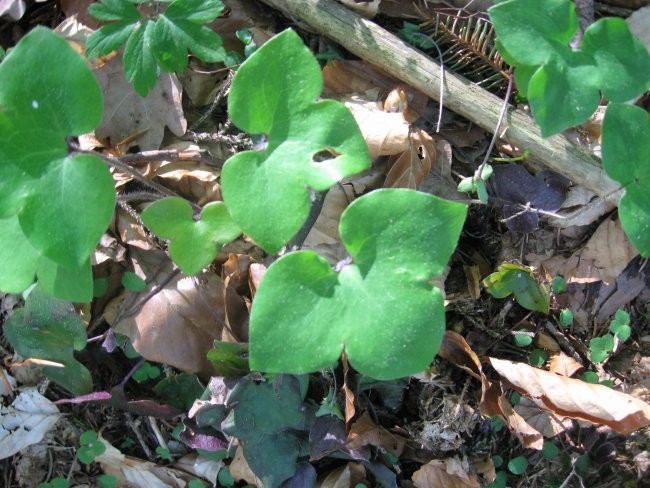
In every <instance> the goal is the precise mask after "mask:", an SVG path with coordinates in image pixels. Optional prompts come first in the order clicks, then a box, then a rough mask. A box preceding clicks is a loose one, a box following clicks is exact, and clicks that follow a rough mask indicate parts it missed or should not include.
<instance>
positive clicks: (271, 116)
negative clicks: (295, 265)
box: [221, 30, 370, 253]
mask: <svg viewBox="0 0 650 488" xmlns="http://www.w3.org/2000/svg"><path fill="white" fill-rule="evenodd" d="M322 87H323V77H322V75H321V71H320V68H319V66H318V62H317V61H316V58H314V56H313V54H312V53H311V52H310V51H309V49H308V48H307V47H306V46H305V45H304V44H303V43H302V41H301V40H300V38H299V37H298V35H297V34H296V33H295V32H294V31H292V30H286V31H284V32H282V33H280V34H278V35H277V36H275V37H274V38H272V39H271V40H270V41H268V42H267V43H266V44H264V45H263V46H262V47H261V48H260V49H258V50H257V51H256V52H255V53H254V54H253V55H252V56H251V57H250V58H248V59H247V60H246V62H244V64H242V66H241V67H240V68H239V69H238V70H237V74H236V75H235V77H234V79H233V82H232V88H231V90H230V94H229V96H228V111H229V113H230V118H231V119H232V121H233V122H234V123H235V125H237V126H238V127H239V128H240V129H242V130H245V131H247V132H249V133H251V134H264V136H265V138H266V141H265V147H264V148H263V149H262V150H259V151H244V152H240V153H237V154H235V155H234V156H232V157H231V158H230V159H229V160H228V161H227V162H226V164H225V165H224V168H223V171H222V173H221V184H222V192H223V198H224V202H225V203H226V205H227V207H228V210H229V211H230V214H231V215H232V217H233V219H234V220H235V222H237V224H238V225H239V226H240V227H241V228H242V230H243V231H244V232H245V233H246V234H248V235H249V236H250V237H252V238H253V239H254V240H255V241H256V242H257V243H258V244H259V245H260V246H261V247H263V248H264V249H265V250H266V251H268V252H270V253H274V252H277V251H278V250H279V249H280V248H281V247H282V246H283V245H285V244H286V243H287V242H288V241H289V240H290V239H291V238H292V237H293V236H294V235H295V234H296V233H297V232H298V230H300V228H301V226H302V225H303V223H304V222H305V220H306V219H307V216H308V214H309V209H310V189H311V190H312V191H323V190H326V189H328V188H329V187H331V186H332V185H334V184H335V183H336V182H338V181H339V180H341V178H344V177H346V176H349V175H353V174H355V173H359V172H360V171H363V170H364V169H366V168H368V167H369V165H370V157H369V156H368V149H367V146H366V143H365V141H364V139H363V136H362V135H361V132H360V130H359V127H358V126H357V123H356V122H355V120H354V118H353V117H352V114H350V112H349V111H348V109H347V108H346V107H345V106H344V105H343V104H341V103H339V102H337V101H335V100H321V101H318V102H316V101H315V100H316V98H317V97H318V96H320V93H321V89H322ZM323 155H324V156H326V157H327V158H329V159H325V160H324V161H319V159H321V158H319V157H318V156H323Z"/></svg>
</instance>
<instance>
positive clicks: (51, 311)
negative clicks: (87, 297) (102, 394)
mask: <svg viewBox="0 0 650 488" xmlns="http://www.w3.org/2000/svg"><path fill="white" fill-rule="evenodd" d="M3 332H4V335H5V337H7V339H8V340H9V342H10V343H11V346H12V347H13V348H14V349H15V350H16V352H17V353H18V354H20V355H21V356H22V357H24V358H38V359H47V360H50V361H55V362H58V363H61V364H63V365H64V367H62V368H61V367H54V366H45V367H44V368H43V373H44V374H45V375H46V376H47V377H48V378H50V379H51V380H52V381H54V382H56V383H58V384H59V385H61V386H63V387H64V388H66V389H68V390H70V391H71V392H72V393H74V394H75V395H83V394H85V393H88V392H90V391H91V390H92V379H91V377H90V372H89V371H88V370H87V369H86V367H85V366H83V365H82V364H81V363H79V362H78V361H77V360H76V359H75V358H74V356H73V351H75V350H76V351H80V350H82V349H84V348H85V347H86V339H87V338H86V329H85V327H84V324H83V322H82V320H81V318H80V317H79V315H78V314H77V313H76V311H75V310H74V308H73V307H72V305H71V304H70V303H67V302H62V301H59V300H56V299H54V298H51V297H49V296H48V295H47V294H45V293H44V292H43V290H41V289H40V288H36V289H34V290H33V291H32V293H31V294H30V295H29V297H27V300H26V301H25V307H24V308H22V309H20V310H17V311H16V312H15V313H14V314H13V315H12V316H11V317H10V318H9V320H8V321H7V322H6V323H5V324H4V326H3Z"/></svg>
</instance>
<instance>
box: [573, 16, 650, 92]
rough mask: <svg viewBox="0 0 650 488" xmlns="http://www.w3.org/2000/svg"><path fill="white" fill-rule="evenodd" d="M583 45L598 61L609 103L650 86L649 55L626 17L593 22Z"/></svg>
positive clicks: (603, 88) (601, 85) (602, 87)
mask: <svg viewBox="0 0 650 488" xmlns="http://www.w3.org/2000/svg"><path fill="white" fill-rule="evenodd" d="M580 47H581V49H582V50H583V51H584V52H586V53H590V54H591V55H592V56H593V57H594V59H595V60H596V64H597V66H598V70H599V73H600V79H601V83H600V87H601V89H602V90H603V95H604V96H605V97H607V98H608V99H609V101H610V102H626V101H628V100H631V99H632V98H634V97H636V96H637V95H639V94H640V93H643V92H644V91H646V90H648V89H650V54H649V53H648V50H647V49H646V47H645V46H644V45H643V44H642V43H641V42H640V41H639V40H638V39H637V38H635V37H634V36H633V35H632V33H631V32H630V29H629V27H628V26H627V23H626V22H625V20H623V19H621V18H618V17H609V18H604V19H600V20H598V21H596V22H594V23H593V24H591V25H590V26H589V27H588V28H587V30H586V31H585V34H584V37H583V39H582V44H581V45H580Z"/></svg>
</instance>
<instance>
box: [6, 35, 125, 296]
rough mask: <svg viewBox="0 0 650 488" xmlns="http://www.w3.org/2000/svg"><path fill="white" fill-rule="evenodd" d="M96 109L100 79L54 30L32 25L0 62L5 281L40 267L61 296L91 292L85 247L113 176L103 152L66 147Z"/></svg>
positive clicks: (13, 282)
mask: <svg viewBox="0 0 650 488" xmlns="http://www.w3.org/2000/svg"><path fill="white" fill-rule="evenodd" d="M101 116H102V95H101V91H100V89H99V86H98V84H97V81H95V78H94V77H93V75H92V73H91V71H90V69H89V68H88V66H87V65H86V63H85V61H84V60H83V59H82V58H81V57H80V56H79V55H78V54H77V53H76V52H75V51H74V49H73V48H72V47H70V45H69V44H68V43H67V42H66V41H65V40H63V39H62V38H61V37H59V36H58V35H56V34H55V33H53V32H52V31H50V30H48V29H45V28H43V27H37V28H36V29H34V30H32V31H31V32H30V33H29V34H27V35H26V36H25V37H23V38H22V39H21V41H20V42H19V43H18V45H17V46H16V47H15V48H14V49H12V51H11V52H10V53H9V54H8V55H7V57H6V58H5V60H4V61H3V62H2V64H0V160H1V161H2V164H1V165H0V222H1V226H2V229H3V232H2V233H0V249H2V250H3V251H0V258H8V259H3V263H7V265H6V267H3V269H2V270H0V289H2V290H3V291H7V292H14V293H18V292H22V291H23V290H24V289H25V288H26V287H27V286H29V285H30V284H31V283H32V282H33V280H34V274H36V275H37V276H38V278H39V280H41V279H42V278H45V279H46V281H47V284H46V285H44V287H45V288H46V289H47V290H48V292H51V293H53V294H55V295H56V296H57V297H60V298H65V299H70V300H74V301H79V302H82V301H90V300H91V299H92V275H91V269H90V261H89V257H90V253H91V252H92V250H93V249H94V247H95V245H96V244H97V242H98V241H99V238H100V237H101V235H102V233H103V232H104V231H105V230H106V227H107V226H108V223H109V221H110V219H111V216H112V213H113V209H114V205H115V191H114V185H113V178H112V177H111V175H110V173H109V171H108V169H107V168H106V166H105V165H104V163H103V162H102V161H101V160H100V159H99V158H96V157H94V156H90V155H78V156H70V155H69V154H68V153H69V150H68V145H67V143H66V138H67V137H69V136H75V135H79V134H83V133H86V132H90V131H92V130H93V129H94V128H95V127H96V126H97V125H98V124H99V122H100V121H101ZM8 253H9V254H8ZM9 256H10V257H9Z"/></svg>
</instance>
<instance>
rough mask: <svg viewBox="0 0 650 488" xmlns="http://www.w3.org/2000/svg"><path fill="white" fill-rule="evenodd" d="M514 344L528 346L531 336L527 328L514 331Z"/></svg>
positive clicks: (531, 341) (530, 342)
mask: <svg viewBox="0 0 650 488" xmlns="http://www.w3.org/2000/svg"><path fill="white" fill-rule="evenodd" d="M514 337H515V344H517V346H519V347H528V346H530V345H531V344H532V343H533V336H532V335H531V333H530V331H529V330H528V329H521V330H518V331H515V332H514Z"/></svg>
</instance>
